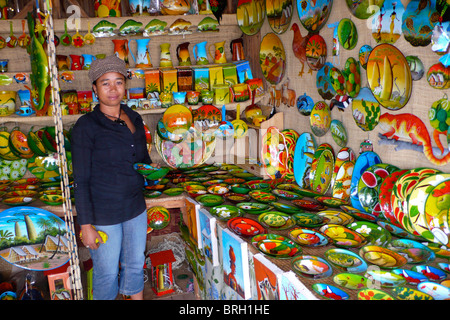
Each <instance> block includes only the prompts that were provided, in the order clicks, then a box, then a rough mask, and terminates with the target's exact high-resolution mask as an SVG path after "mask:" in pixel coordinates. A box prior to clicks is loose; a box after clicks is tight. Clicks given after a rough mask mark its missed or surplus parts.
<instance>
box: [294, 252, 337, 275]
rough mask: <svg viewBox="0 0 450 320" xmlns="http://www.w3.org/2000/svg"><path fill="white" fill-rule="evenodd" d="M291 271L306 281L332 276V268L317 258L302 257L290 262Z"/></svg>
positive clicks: (323, 260)
mask: <svg viewBox="0 0 450 320" xmlns="http://www.w3.org/2000/svg"><path fill="white" fill-rule="evenodd" d="M291 267H292V270H293V271H294V272H295V273H297V274H298V275H300V276H302V277H305V278H308V279H315V280H316V279H323V278H326V277H329V276H331V275H332V274H333V268H332V267H331V265H330V264H329V263H328V262H327V261H326V260H325V259H322V258H320V257H317V256H310V255H303V256H299V257H295V258H294V259H293V260H292V261H291Z"/></svg>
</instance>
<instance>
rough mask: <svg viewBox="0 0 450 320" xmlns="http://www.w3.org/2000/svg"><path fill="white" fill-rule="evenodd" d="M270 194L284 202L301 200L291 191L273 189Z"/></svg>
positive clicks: (299, 196)
mask: <svg viewBox="0 0 450 320" xmlns="http://www.w3.org/2000/svg"><path fill="white" fill-rule="evenodd" d="M272 193H273V194H274V195H276V196H277V197H279V198H282V199H286V200H294V199H301V198H302V196H301V195H299V194H298V193H295V192H293V191H288V190H281V189H273V190H272Z"/></svg>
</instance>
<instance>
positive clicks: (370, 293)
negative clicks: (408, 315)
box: [358, 288, 395, 300]
mask: <svg viewBox="0 0 450 320" xmlns="http://www.w3.org/2000/svg"><path fill="white" fill-rule="evenodd" d="M358 300H395V299H394V297H392V296H391V295H390V294H389V293H387V292H385V291H383V290H380V289H372V288H366V289H362V290H360V291H358Z"/></svg>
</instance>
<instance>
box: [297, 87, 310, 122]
mask: <svg viewBox="0 0 450 320" xmlns="http://www.w3.org/2000/svg"><path fill="white" fill-rule="evenodd" d="M313 107H314V100H313V99H312V98H311V97H310V96H308V95H307V94H306V93H304V94H302V95H301V96H298V97H297V110H298V112H300V114H301V115H303V116H309V115H310V114H311V111H312V109H313Z"/></svg>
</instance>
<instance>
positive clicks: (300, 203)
mask: <svg viewBox="0 0 450 320" xmlns="http://www.w3.org/2000/svg"><path fill="white" fill-rule="evenodd" d="M292 203H293V204H295V205H296V206H297V207H299V208H300V209H304V210H307V211H321V210H325V209H326V207H325V206H324V205H322V204H320V203H318V202H317V201H314V200H306V199H296V200H292Z"/></svg>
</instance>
